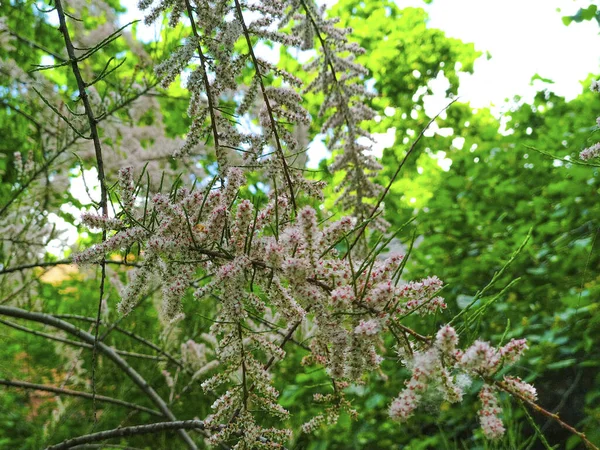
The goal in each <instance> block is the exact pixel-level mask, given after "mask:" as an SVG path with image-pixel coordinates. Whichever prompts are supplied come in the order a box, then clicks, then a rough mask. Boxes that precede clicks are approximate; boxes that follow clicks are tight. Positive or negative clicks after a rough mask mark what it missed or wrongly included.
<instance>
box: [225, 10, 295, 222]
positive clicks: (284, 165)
mask: <svg viewBox="0 0 600 450" xmlns="http://www.w3.org/2000/svg"><path fill="white" fill-rule="evenodd" d="M235 9H236V12H237V16H238V20H239V22H240V24H241V25H242V30H243V31H244V37H245V39H246V44H247V46H248V52H249V53H250V58H251V59H252V64H253V65H254V70H255V72H256V73H255V77H256V79H257V80H258V83H259V86H260V90H261V93H262V97H263V100H264V102H265V107H266V108H267V114H268V115H269V121H270V122H271V128H272V130H273V137H274V138H275V145H276V150H277V156H278V157H279V159H280V161H281V167H282V169H283V175H284V176H285V181H286V183H287V185H288V189H289V191H290V201H291V202H292V207H293V210H294V211H296V209H297V206H296V196H295V194H294V183H293V182H292V178H291V176H290V170H289V168H288V164H287V161H286V159H285V154H284V153H283V147H282V145H281V139H280V137H279V132H278V131H277V121H276V120H275V117H274V115H273V108H272V106H271V102H270V100H269V96H268V95H267V90H266V88H265V83H264V81H263V75H262V73H261V71H260V65H259V63H258V59H257V58H256V55H255V53H254V47H253V46H252V40H251V38H250V32H249V31H248V27H247V26H246V22H245V21H244V15H243V13H242V7H241V5H240V2H239V0H235Z"/></svg>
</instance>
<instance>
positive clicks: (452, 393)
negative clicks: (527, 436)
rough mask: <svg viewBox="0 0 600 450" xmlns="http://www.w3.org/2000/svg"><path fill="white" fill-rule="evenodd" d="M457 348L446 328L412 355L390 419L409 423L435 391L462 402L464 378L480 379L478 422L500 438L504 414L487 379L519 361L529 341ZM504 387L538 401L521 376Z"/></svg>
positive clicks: (489, 434)
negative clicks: (424, 398)
mask: <svg viewBox="0 0 600 450" xmlns="http://www.w3.org/2000/svg"><path fill="white" fill-rule="evenodd" d="M457 345H458V336H457V334H456V331H455V330H454V329H453V328H452V327H451V326H448V325H446V326H444V327H442V328H441V329H440V330H439V331H438V333H437V335H436V337H435V340H434V341H433V343H432V344H431V346H430V347H429V348H428V349H426V350H423V351H416V352H413V354H412V356H411V357H409V358H408V361H407V365H408V367H409V368H410V369H411V370H412V376H411V378H410V380H408V381H407V382H406V388H405V389H404V390H403V391H402V392H401V393H400V394H399V395H398V397H397V398H396V399H395V400H394V401H393V402H392V404H391V405H390V408H389V414H390V417H392V418H393V419H396V420H398V421H405V420H408V419H409V418H410V417H411V416H412V415H413V413H414V411H415V409H416V408H417V407H418V405H419V403H420V401H421V398H422V396H423V394H424V393H425V391H427V390H428V389H432V388H435V389H437V390H438V391H441V393H442V394H443V399H444V400H446V401H448V402H450V403H455V402H458V401H461V400H462V397H463V394H464V392H463V386H462V385H463V383H462V381H461V377H464V376H465V375H466V376H467V377H468V378H472V377H480V378H483V379H484V380H485V381H486V383H485V384H484V386H483V388H482V390H481V391H480V393H479V398H480V400H481V404H482V407H481V409H480V411H479V413H478V414H479V421H480V423H481V427H482V429H483V432H484V434H485V435H486V436H487V437H488V438H490V439H496V438H499V437H501V436H502V435H503V434H504V431H505V429H504V426H503V425H502V421H501V419H500V418H499V414H500V413H501V412H502V411H501V409H500V408H499V406H498V401H497V398H496V394H495V388H494V387H493V386H492V385H490V384H489V383H488V380H489V379H491V377H492V376H493V375H494V373H495V372H496V371H497V370H498V369H500V368H501V367H502V365H503V364H511V363H514V362H515V361H517V360H518V359H519V358H520V357H521V355H522V354H523V352H524V351H525V350H526V349H527V345H526V342H525V340H524V339H519V340H514V339H513V340H511V341H510V342H509V343H507V344H506V345H504V346H502V347H500V348H494V347H492V346H491V345H490V344H489V343H487V342H483V341H476V342H475V343H473V345H471V346H470V347H468V348H467V349H466V350H464V351H462V350H459V349H457V348H456V346H457ZM411 351H412V350H411ZM504 385H505V386H506V389H508V391H509V392H514V393H518V394H520V395H522V396H523V397H525V398H527V399H529V400H531V401H533V400H535V398H536V391H535V388H534V387H533V386H531V385H530V384H528V383H526V382H524V381H522V380H521V379H520V378H518V377H505V378H504Z"/></svg>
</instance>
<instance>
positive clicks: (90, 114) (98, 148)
mask: <svg viewBox="0 0 600 450" xmlns="http://www.w3.org/2000/svg"><path fill="white" fill-rule="evenodd" d="M55 7H56V12H57V14H58V20H59V23H60V27H59V30H60V32H61V33H62V35H63V38H64V41H65V47H66V49H67V54H68V55H69V62H70V63H71V69H72V71H73V75H74V76H75V79H76V81H77V88H78V89H79V98H80V99H81V101H82V102H83V107H84V109H85V113H86V115H87V118H88V123H89V125H90V134H91V136H92V141H93V142H94V151H95V153H96V167H97V170H98V182H99V183H100V208H101V209H102V215H103V216H104V217H108V191H107V189H106V181H105V175H104V161H103V159H102V145H101V144H100V135H99V134H98V119H97V118H96V116H95V114H94V110H93V109H92V104H91V103H90V99H89V96H88V93H87V90H86V86H87V84H86V82H85V81H84V80H83V76H82V75H81V71H80V69H79V64H78V63H77V61H78V58H77V55H76V54H75V48H74V47H73V43H72V42H71V36H70V35H69V29H68V27H67V20H66V17H65V11H64V9H63V6H62V0H55ZM104 241H106V230H102V242H104ZM100 271H101V275H100V294H99V299H98V313H97V316H96V330H95V334H94V349H93V350H92V393H93V395H96V352H97V348H96V347H97V343H98V330H99V328H100V323H99V322H100V315H101V314H102V299H103V297H104V281H105V280H106V263H105V262H104V260H103V261H102V262H101V263H100ZM92 404H93V410H94V423H96V422H97V417H96V402H95V401H94V400H92Z"/></svg>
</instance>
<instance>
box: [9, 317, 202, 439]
mask: <svg viewBox="0 0 600 450" xmlns="http://www.w3.org/2000/svg"><path fill="white" fill-rule="evenodd" d="M0 315H3V316H9V317H15V318H18V319H24V320H31V321H33V322H38V323H44V324H46V325H49V326H52V327H55V328H58V329H60V330H63V331H66V332H67V333H69V334H71V335H73V336H76V337H78V338H79V339H81V340H82V341H84V342H86V343H88V344H92V345H93V344H94V342H96V339H95V337H94V336H93V335H91V334H90V333H88V332H86V331H84V330H82V329H80V328H77V327H76V326H74V325H72V324H70V323H68V322H65V321H63V320H60V319H57V318H56V317H53V316H51V315H49V314H44V313H35V312H31V311H25V310H23V309H19V308H14V307H11V306H0ZM97 348H98V350H99V351H100V352H102V353H104V354H105V355H106V356H107V357H108V358H109V359H110V360H112V361H113V362H114V363H115V364H116V365H117V367H119V369H121V370H122V371H123V372H125V374H126V375H127V376H128V377H129V378H131V380H132V381H133V382H134V383H135V384H136V385H137V386H138V387H139V388H140V390H141V391H142V392H144V394H146V396H148V398H150V400H152V402H153V403H154V404H155V405H156V406H157V407H158V409H159V410H160V411H161V413H162V414H163V415H164V416H165V417H167V418H168V419H169V420H171V421H173V422H176V421H177V418H176V417H175V415H174V414H173V413H172V412H171V410H170V409H169V407H168V406H167V404H166V403H165V401H164V400H163V399H162V398H161V397H160V396H159V395H158V394H157V393H156V391H155V390H154V389H153V388H152V387H151V386H150V385H149V384H148V382H147V381H146V380H145V379H144V378H143V377H142V376H141V375H140V374H139V373H138V372H136V370H135V369H133V367H131V366H130V365H129V364H128V363H127V361H125V360H124V359H123V358H122V357H120V356H119V355H118V354H117V352H116V351H115V350H114V349H113V348H111V347H109V346H108V345H106V344H104V343H103V342H97ZM178 433H179V435H180V436H181V438H182V439H183V440H184V441H185V443H186V444H187V446H188V448H190V449H191V450H197V449H198V447H197V446H196V444H195V443H194V441H193V440H192V439H191V438H190V436H189V435H188V434H187V433H186V432H185V430H184V429H179V430H178ZM73 445H75V444H73ZM59 448H60V447H59ZM62 448H68V447H62Z"/></svg>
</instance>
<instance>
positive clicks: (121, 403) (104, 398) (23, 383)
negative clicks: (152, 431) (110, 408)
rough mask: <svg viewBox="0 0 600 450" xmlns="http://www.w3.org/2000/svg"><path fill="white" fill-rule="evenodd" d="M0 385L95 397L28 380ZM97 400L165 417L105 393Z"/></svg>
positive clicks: (6, 381)
mask: <svg viewBox="0 0 600 450" xmlns="http://www.w3.org/2000/svg"><path fill="white" fill-rule="evenodd" d="M0 385H3V386H10V387H16V388H23V389H33V390H36V391H45V392H53V393H55V394H58V395H70V396H72V397H81V398H87V399H90V400H91V399H92V397H93V396H92V394H90V393H88V392H82V391H74V390H72V389H63V388H58V387H55V386H48V385H46V384H35V383H28V382H26V381H15V380H5V379H0ZM96 400H97V401H99V402H105V403H112V404H113V405H119V406H124V407H126V408H130V409H135V410H137V411H142V412H145V413H148V414H152V415H153V416H157V417H163V414H162V413H160V412H159V411H156V410H155V409H150V408H146V407H145V406H140V405H136V404H135V403H129V402H126V401H123V400H119V399H118V398H112V397H107V396H105V395H96Z"/></svg>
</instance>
